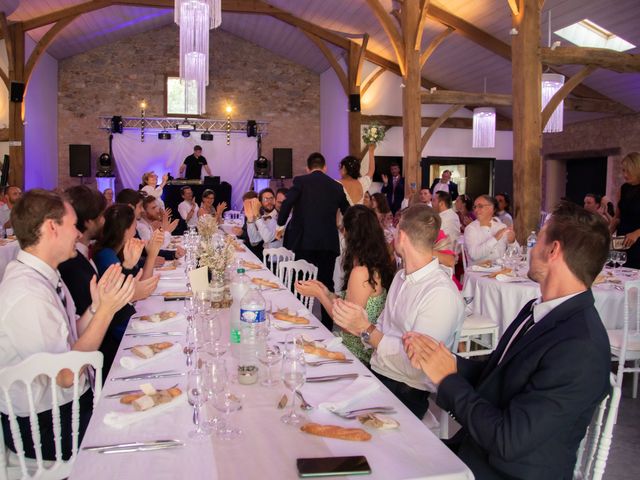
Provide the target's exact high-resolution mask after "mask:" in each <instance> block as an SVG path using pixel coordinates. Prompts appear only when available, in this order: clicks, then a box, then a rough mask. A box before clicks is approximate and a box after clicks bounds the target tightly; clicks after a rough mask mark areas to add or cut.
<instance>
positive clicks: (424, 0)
mask: <svg viewBox="0 0 640 480" xmlns="http://www.w3.org/2000/svg"><path fill="white" fill-rule="evenodd" d="M429 1H430V0H420V22H419V23H418V31H417V32H416V41H415V42H414V44H415V46H414V47H413V48H414V49H415V50H418V51H420V50H421V49H422V36H423V34H424V26H425V23H427V11H428V7H429Z"/></svg>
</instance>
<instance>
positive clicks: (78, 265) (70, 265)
mask: <svg viewBox="0 0 640 480" xmlns="http://www.w3.org/2000/svg"><path fill="white" fill-rule="evenodd" d="M76 253H77V254H76V256H75V257H73V258H70V259H69V260H67V261H65V262H62V263H61V264H60V265H58V270H59V271H60V276H61V277H62V281H63V282H64V283H65V285H66V286H67V288H68V289H69V293H71V298H73V303H75V305H76V313H77V314H78V315H82V314H83V313H84V312H86V311H87V308H89V305H91V289H90V288H89V284H90V283H91V279H92V278H93V276H94V275H95V276H96V279H97V278H98V274H97V273H96V271H95V270H94V269H93V267H92V266H91V263H89V260H87V259H86V258H85V257H84V255H82V254H81V253H80V252H78V251H77V250H76Z"/></svg>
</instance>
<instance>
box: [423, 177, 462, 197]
mask: <svg viewBox="0 0 640 480" xmlns="http://www.w3.org/2000/svg"><path fill="white" fill-rule="evenodd" d="M439 182H440V179H439V178H436V179H435V180H434V181H433V183H432V184H431V188H430V189H429V190H431V193H434V192H433V189H434V188H435V187H436V185H437V184H438V183H439ZM449 194H450V195H451V200H455V199H456V198H458V184H457V183H454V182H452V181H451V180H449Z"/></svg>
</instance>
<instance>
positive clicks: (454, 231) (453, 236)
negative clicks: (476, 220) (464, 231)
mask: <svg viewBox="0 0 640 480" xmlns="http://www.w3.org/2000/svg"><path fill="white" fill-rule="evenodd" d="M440 220H441V221H442V224H441V226H440V230H442V231H443V232H444V233H445V234H446V235H447V237H449V239H450V240H451V244H452V245H455V244H456V242H457V241H458V237H459V236H460V218H459V217H458V214H457V213H456V212H454V211H453V209H452V208H449V209H447V210H445V211H444V212H440Z"/></svg>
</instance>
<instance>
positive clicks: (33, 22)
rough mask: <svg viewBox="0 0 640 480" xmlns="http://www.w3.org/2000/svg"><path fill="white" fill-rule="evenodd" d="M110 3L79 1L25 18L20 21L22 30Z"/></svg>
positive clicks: (97, 8)
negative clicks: (59, 8) (76, 3)
mask: <svg viewBox="0 0 640 480" xmlns="http://www.w3.org/2000/svg"><path fill="white" fill-rule="evenodd" d="M112 4H113V2H112V1H111V0H91V1H89V2H85V3H79V4H78V5H74V6H73V7H69V8H63V9H61V10H56V11H55V12H51V13H47V14H46V15H41V16H39V17H34V18H31V19H29V20H25V21H23V22H22V26H23V30H24V31H25V32H26V31H29V30H33V29H35V28H40V27H44V26H45V25H49V24H50V23H55V22H57V21H59V20H62V19H64V18H67V17H74V16H77V15H82V14H83V13H89V12H93V11H95V10H100V9H102V8H105V7H109V6H111V5H112Z"/></svg>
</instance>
